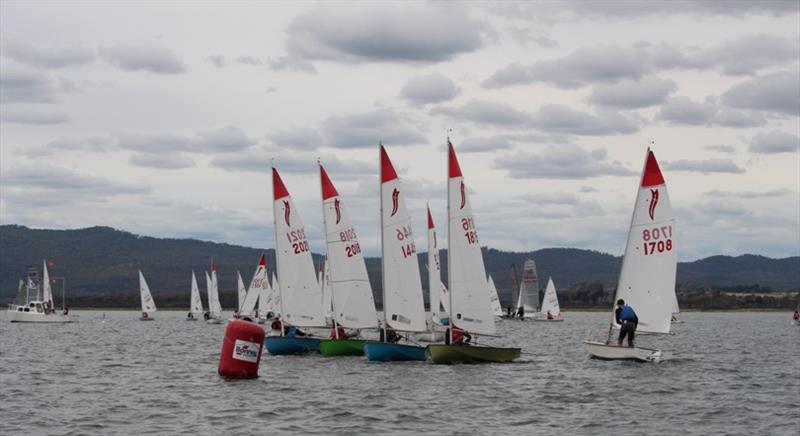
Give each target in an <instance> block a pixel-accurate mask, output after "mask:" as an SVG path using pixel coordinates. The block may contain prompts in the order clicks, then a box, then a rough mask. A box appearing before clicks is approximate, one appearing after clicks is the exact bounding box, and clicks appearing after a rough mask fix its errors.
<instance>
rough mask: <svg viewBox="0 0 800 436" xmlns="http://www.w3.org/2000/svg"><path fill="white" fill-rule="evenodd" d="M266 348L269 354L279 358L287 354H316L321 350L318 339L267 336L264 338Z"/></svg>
mask: <svg viewBox="0 0 800 436" xmlns="http://www.w3.org/2000/svg"><path fill="white" fill-rule="evenodd" d="M264 346H265V347H266V348H267V353H269V354H274V355H277V356H282V355H287V354H307V353H316V352H317V350H318V349H319V339H318V338H308V337H293V338H290V337H287V336H267V337H266V338H264Z"/></svg>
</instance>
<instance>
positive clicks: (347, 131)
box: [322, 109, 427, 148]
mask: <svg viewBox="0 0 800 436" xmlns="http://www.w3.org/2000/svg"><path fill="white" fill-rule="evenodd" d="M322 133H323V135H324V137H325V140H326V142H325V145H327V146H329V147H335V148H362V147H376V146H377V145H378V141H379V140H382V141H383V143H384V144H388V145H412V144H425V143H427V140H426V139H425V137H424V136H423V135H422V134H421V133H419V131H417V130H416V129H415V128H413V127H411V126H409V125H408V124H407V123H406V122H405V121H404V120H403V119H402V118H401V117H400V116H399V115H398V114H397V113H395V112H394V111H392V110H389V109H379V110H375V111H372V112H366V113H361V114H351V115H341V116H335V117H331V118H328V119H327V120H325V121H324V122H323V123H322Z"/></svg>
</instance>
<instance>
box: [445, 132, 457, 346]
mask: <svg viewBox="0 0 800 436" xmlns="http://www.w3.org/2000/svg"><path fill="white" fill-rule="evenodd" d="M452 147H453V145H452V144H450V136H448V137H447V172H446V173H445V174H447V177H446V178H445V186H447V287H448V288H449V289H450V292H448V293H447V300H448V305H449V306H450V315H449V317H448V318H447V324H448V326H449V327H450V328H449V329H448V332H450V333H449V334H450V337H449V338H448V341H447V342H448V343H450V344H451V345H452V344H453V327H454V326H455V324H454V323H453V321H454V320H455V310H453V250H451V248H452V246H453V228H452V227H453V226H452V225H450V208H451V204H450V152H451V151H450V150H451V148H452Z"/></svg>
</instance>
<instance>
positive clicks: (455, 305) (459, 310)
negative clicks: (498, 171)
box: [447, 140, 495, 335]
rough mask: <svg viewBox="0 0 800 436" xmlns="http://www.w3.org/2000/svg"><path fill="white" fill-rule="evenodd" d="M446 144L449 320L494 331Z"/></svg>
mask: <svg viewBox="0 0 800 436" xmlns="http://www.w3.org/2000/svg"><path fill="white" fill-rule="evenodd" d="M447 146H448V152H449V157H448V167H449V168H448V187H447V224H448V226H447V248H448V250H447V253H448V255H447V265H448V268H447V269H448V271H447V275H448V284H449V287H450V310H451V312H450V322H451V323H452V324H453V325H454V326H456V327H460V328H462V329H464V330H466V331H469V332H473V333H480V334H487V335H493V334H495V325H494V315H493V314H492V306H491V302H490V301H489V293H488V292H487V291H486V283H487V281H486V269H485V268H484V264H483V255H482V254H481V246H480V243H479V240H478V231H477V229H476V227H475V217H474V216H473V214H472V207H471V206H470V203H469V197H468V195H467V188H466V185H465V184H464V177H463V175H462V174H461V168H460V166H459V165H458V159H457V158H456V153H455V150H454V149H453V144H451V143H450V141H449V140H448V141H447Z"/></svg>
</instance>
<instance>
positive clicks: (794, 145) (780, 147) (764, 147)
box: [750, 130, 800, 154]
mask: <svg viewBox="0 0 800 436" xmlns="http://www.w3.org/2000/svg"><path fill="white" fill-rule="evenodd" d="M799 148H800V137H798V136H797V135H793V134H791V133H785V132H781V131H778V130H773V131H771V132H768V133H758V134H756V135H755V136H754V137H753V140H752V141H751V142H750V151H751V152H753V153H764V154H775V153H796V152H797V150H798V149H799Z"/></svg>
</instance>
